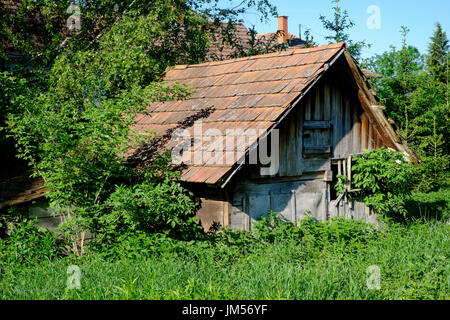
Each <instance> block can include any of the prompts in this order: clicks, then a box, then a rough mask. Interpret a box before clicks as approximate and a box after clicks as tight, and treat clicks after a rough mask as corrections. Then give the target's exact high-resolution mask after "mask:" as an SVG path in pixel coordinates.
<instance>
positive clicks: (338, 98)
mask: <svg viewBox="0 0 450 320" xmlns="http://www.w3.org/2000/svg"><path fill="white" fill-rule="evenodd" d="M301 108H302V109H303V110H304V119H305V123H308V122H310V121H314V122H318V121H321V122H323V123H326V122H328V121H329V122H330V130H325V128H322V130H319V129H318V130H316V131H315V132H314V133H313V136H312V137H309V136H308V132H304V134H305V133H306V134H307V136H306V137H305V140H304V143H303V146H305V144H308V143H312V144H315V145H318V146H326V145H330V147H331V153H332V157H334V158H339V157H343V156H345V155H348V154H354V153H360V152H362V151H363V150H366V149H368V150H370V149H373V148H380V147H382V146H384V145H385V144H384V142H383V140H382V138H381V135H380V134H379V133H378V131H377V128H376V126H375V125H374V124H373V123H371V122H370V121H369V117H368V116H367V114H366V113H365V112H364V110H363V108H362V106H361V103H360V102H359V100H358V98H357V95H356V94H354V93H353V94H352V92H351V91H349V90H348V89H346V88H342V87H341V86H340V85H339V84H337V83H335V82H332V81H330V80H327V81H324V82H323V83H322V85H318V86H317V88H316V89H314V90H313V92H312V93H311V94H309V95H308V96H306V97H305V99H304V101H303V103H302V106H301ZM323 150H324V151H325V149H324V148H323ZM324 155H325V153H324Z"/></svg>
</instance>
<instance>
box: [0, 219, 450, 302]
mask: <svg viewBox="0 0 450 320" xmlns="http://www.w3.org/2000/svg"><path fill="white" fill-rule="evenodd" d="M449 231H450V226H449V225H448V223H446V222H429V223H415V224H412V225H409V226H407V227H405V226H401V225H393V226H391V227H389V228H388V229H387V230H385V231H383V232H381V233H380V234H379V235H378V236H377V237H376V238H373V239H371V240H369V241H356V242H353V241H331V240H330V241H324V242H323V243H322V245H321V246H317V245H315V243H314V241H309V240H308V239H307V238H304V240H303V241H301V242H298V241H296V242H294V241H288V240H286V241H279V242H275V243H270V244H264V245H255V246H254V248H251V250H249V252H247V253H242V250H241V248H239V247H227V246H208V245H205V244H201V243H197V244H196V243H191V244H186V245H185V247H184V248H183V249H182V250H180V249H179V248H178V249H176V250H175V249H174V250H167V251H165V252H163V253H160V254H153V255H149V256H148V257H146V258H139V259H122V260H116V261H105V260H102V259H101V258H100V257H99V256H93V257H89V258H85V259H83V260H73V259H58V260H55V261H53V262H52V261H47V262H43V263H40V264H38V265H35V266H29V267H20V268H6V269H5V270H3V273H1V275H0V299H446V300H448V299H450V294H449V259H450V244H449ZM71 264H76V265H78V266H79V267H80V268H81V272H82V277H81V289H74V290H68V289H67V288H66V281H67V276H68V275H67V267H68V266H69V265H71ZM371 265H376V266H378V267H379V268H380V270H381V282H380V284H381V288H380V289H379V290H376V289H373V290H369V289H368V288H367V285H366V281H367V277H368V275H367V272H366V271H367V268H368V267H369V266H371Z"/></svg>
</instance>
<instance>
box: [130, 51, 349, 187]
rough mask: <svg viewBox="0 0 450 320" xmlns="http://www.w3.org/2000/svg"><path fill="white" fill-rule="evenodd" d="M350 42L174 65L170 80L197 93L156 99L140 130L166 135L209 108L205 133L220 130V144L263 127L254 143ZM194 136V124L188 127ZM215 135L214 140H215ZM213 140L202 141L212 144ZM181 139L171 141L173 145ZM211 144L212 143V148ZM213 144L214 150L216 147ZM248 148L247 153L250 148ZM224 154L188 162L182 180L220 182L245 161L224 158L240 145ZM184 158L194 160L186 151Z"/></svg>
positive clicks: (204, 145)
mask: <svg viewBox="0 0 450 320" xmlns="http://www.w3.org/2000/svg"><path fill="white" fill-rule="evenodd" d="M344 48H345V44H343V43H338V44H331V45H326V46H321V47H314V48H306V49H305V48H302V49H288V50H287V51H281V52H275V53H270V54H265V55H260V56H252V57H245V58H238V59H232V60H226V61H215V62H208V63H203V64H198V65H180V66H175V67H173V68H171V69H169V70H168V71H167V73H166V77H165V80H166V81H168V82H169V83H175V82H178V83H180V84H186V85H189V86H192V87H193V88H194V89H195V93H194V94H193V95H192V96H191V97H190V98H189V99H187V100H183V101H167V102H155V103H152V104H151V105H150V106H149V107H148V110H147V111H148V112H149V114H148V115H141V116H139V117H138V119H137V124H136V127H135V129H139V130H151V131H155V132H158V133H159V134H160V135H164V134H166V135H167V133H169V134H170V133H171V131H170V130H174V129H176V128H177V127H180V124H181V123H182V122H183V120H185V119H186V118H188V117H195V116H196V114H198V113H199V112H202V111H204V110H206V109H208V110H210V112H209V113H208V114H207V116H205V117H199V119H197V123H199V120H201V121H202V129H203V130H202V132H203V134H204V133H205V132H206V131H207V130H208V129H218V130H220V131H221V134H220V135H218V136H217V137H215V140H212V141H213V143H214V145H220V144H222V145H224V143H225V141H226V139H225V136H224V135H225V131H226V129H231V128H232V129H234V130H239V129H242V130H244V131H245V130H248V129H258V130H259V129H262V130H259V131H258V134H257V136H255V137H253V138H252V139H250V140H254V141H250V145H251V144H252V143H254V142H256V140H257V139H258V138H260V137H261V135H262V134H264V132H267V130H269V129H270V128H271V127H273V126H274V125H275V124H276V122H277V120H278V119H279V118H280V117H281V116H282V115H283V113H284V112H285V111H286V110H287V109H288V107H289V106H291V104H292V103H293V102H294V100H295V99H296V98H297V97H298V96H299V95H300V94H302V92H303V91H304V90H305V88H307V87H308V85H310V84H311V83H312V82H313V81H314V80H315V79H316V78H317V77H318V76H319V75H320V74H321V73H322V72H323V71H324V65H325V64H326V63H327V62H329V61H330V60H332V59H333V57H335V56H336V55H337V54H338V53H339V52H340V51H341V50H342V49H344ZM186 130H188V131H189V133H190V134H191V135H192V136H193V137H194V140H195V139H196V136H194V132H193V131H194V130H193V126H189V127H187V128H186ZM211 139H213V138H211ZM210 143H211V142H207V141H202V142H201V143H200V144H199V146H200V147H201V148H207V147H208V144H210ZM175 145H176V142H174V141H169V142H167V144H166V145H165V147H166V148H168V149H171V148H173V147H174V146H175ZM209 147H211V145H210V146H209ZM213 149H214V148H212V149H211V150H213ZM248 149H249V148H248V147H247V148H246V150H245V151H248ZM224 150H225V152H224V153H222V154H218V155H217V158H218V159H219V161H206V160H202V161H199V162H197V163H194V164H191V165H188V166H187V168H185V169H184V170H183V172H182V177H181V179H182V180H183V181H186V182H196V183H208V184H216V183H217V182H219V181H220V180H221V179H222V178H224V176H225V175H226V174H227V173H228V172H229V171H230V170H231V169H232V168H233V167H234V165H235V164H236V162H237V161H238V160H239V159H234V160H233V161H220V160H223V159H224V158H226V156H227V154H228V155H230V154H231V153H232V152H236V147H230V149H227V147H226V146H224ZM140 151H141V150H139V149H138V150H137V151H136V153H135V154H139V152H140ZM183 159H193V154H192V152H191V154H184V155H183Z"/></svg>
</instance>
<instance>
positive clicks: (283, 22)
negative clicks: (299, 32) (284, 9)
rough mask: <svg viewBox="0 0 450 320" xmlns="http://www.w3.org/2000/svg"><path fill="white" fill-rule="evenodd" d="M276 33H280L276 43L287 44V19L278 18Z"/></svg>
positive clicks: (284, 17)
mask: <svg viewBox="0 0 450 320" xmlns="http://www.w3.org/2000/svg"><path fill="white" fill-rule="evenodd" d="M278 31H281V32H280V34H279V35H278V41H280V42H281V43H287V40H288V17H287V16H279V17H278Z"/></svg>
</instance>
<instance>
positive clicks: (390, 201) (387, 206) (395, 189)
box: [336, 148, 414, 216]
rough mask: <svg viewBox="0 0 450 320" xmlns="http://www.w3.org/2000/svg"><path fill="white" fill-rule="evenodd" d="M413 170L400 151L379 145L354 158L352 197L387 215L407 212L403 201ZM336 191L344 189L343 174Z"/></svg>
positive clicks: (409, 190)
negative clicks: (379, 146)
mask: <svg viewBox="0 0 450 320" xmlns="http://www.w3.org/2000/svg"><path fill="white" fill-rule="evenodd" d="M413 173H414V169H413V167H412V165H411V164H410V163H408V162H407V161H405V159H404V156H403V154H402V153H400V152H397V151H394V150H391V149H386V148H381V149H377V150H371V151H369V152H367V153H365V154H363V155H361V156H357V157H355V164H354V165H353V175H352V181H351V183H352V187H353V188H355V189H356V190H358V191H357V192H355V193H352V197H354V198H356V199H359V200H362V201H363V202H364V203H365V204H366V205H367V206H368V207H369V208H371V209H373V210H375V211H376V212H377V213H379V214H382V215H386V216H396V215H403V216H405V215H406V214H407V210H406V207H405V201H406V199H408V198H409V196H410V195H411V187H412V185H413V183H414V175H413ZM338 177H339V178H340V179H341V180H342V182H340V183H337V185H336V189H337V191H338V192H342V191H343V190H344V185H343V183H345V182H346V181H345V179H346V177H344V176H338Z"/></svg>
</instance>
